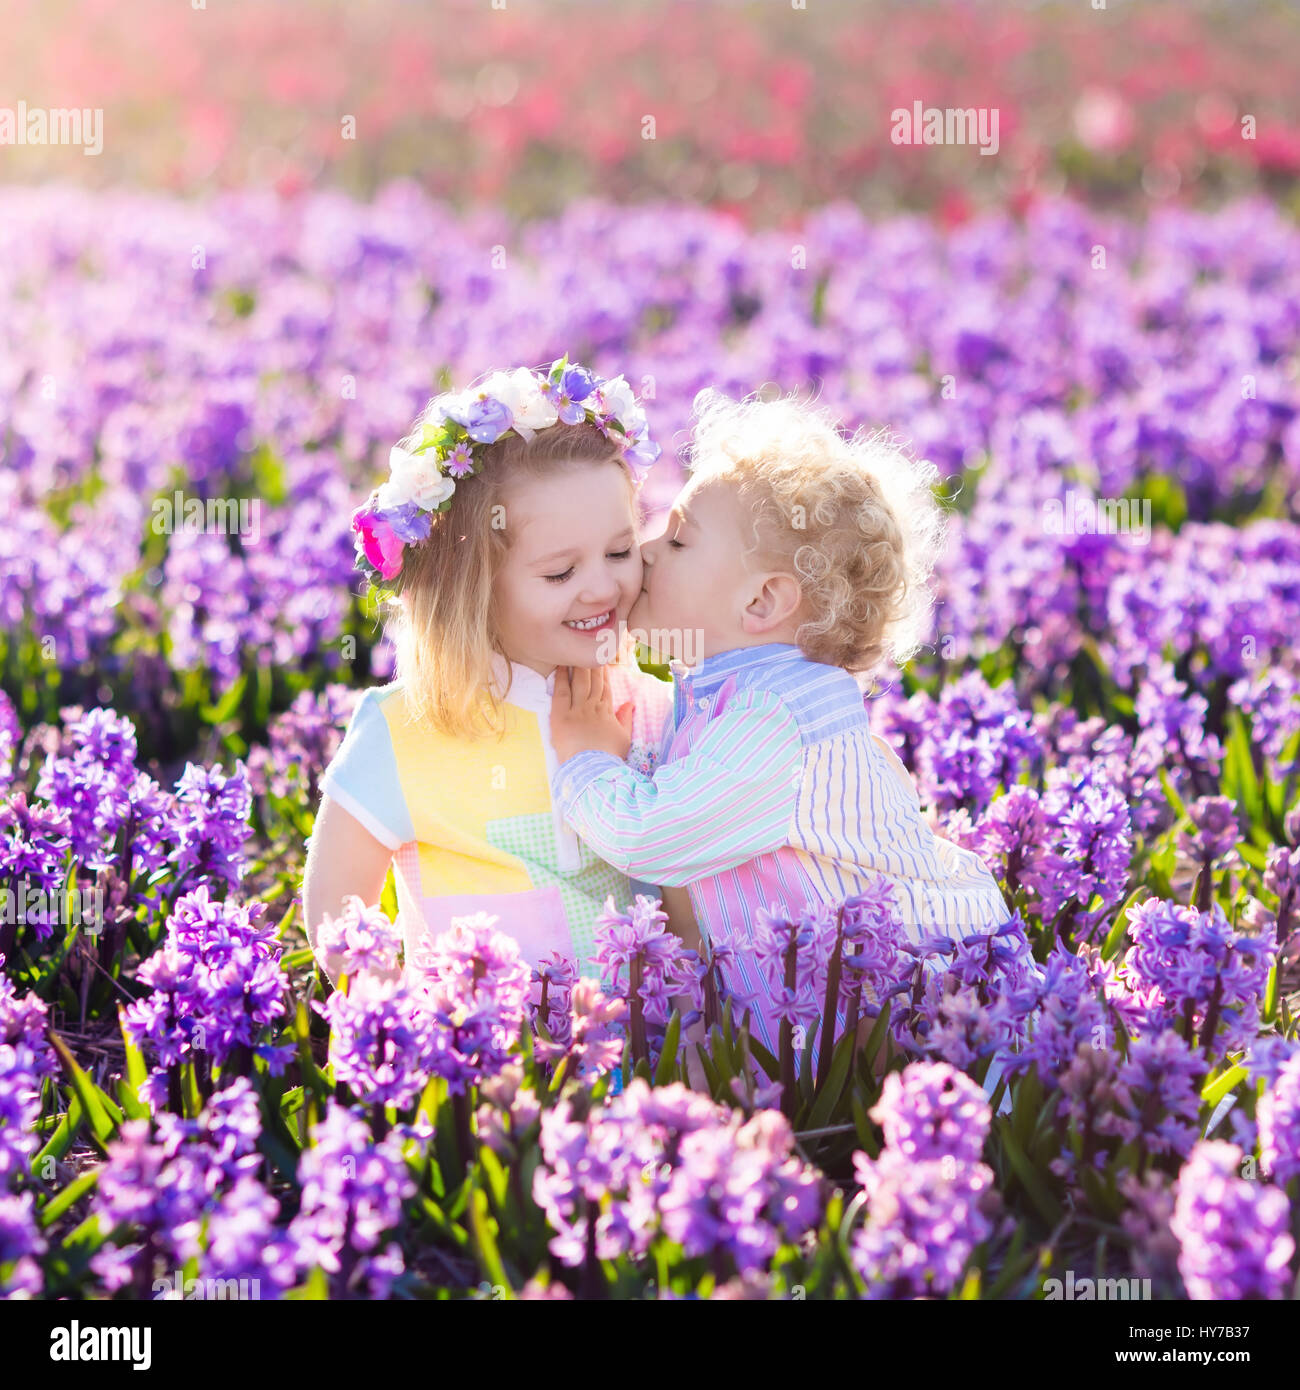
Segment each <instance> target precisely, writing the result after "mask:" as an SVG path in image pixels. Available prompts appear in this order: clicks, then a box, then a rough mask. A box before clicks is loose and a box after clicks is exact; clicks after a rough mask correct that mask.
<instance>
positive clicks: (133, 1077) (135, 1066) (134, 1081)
mask: <svg viewBox="0 0 1300 1390" xmlns="http://www.w3.org/2000/svg"><path fill="white" fill-rule="evenodd" d="M117 1021H118V1026H119V1027H120V1028H121V1030H122V1044H123V1046H124V1047H125V1049H126V1080H127V1081H129V1082H130V1083H131V1087H132V1089H133V1090H134V1091H135V1093H136V1095H139V1094H140V1088H141V1087H142V1086H143V1085H144V1083H145V1082H146V1081H147V1080H148V1078H149V1070H148V1068H147V1067H146V1066H145V1064H144V1056H143V1054H142V1053H141V1051H140V1049H139V1048H138V1047H137V1046H136V1045H135V1044H134V1043H133V1042H132V1041H131V1035H130V1033H128V1032H127V1029H126V1014H125V1011H124V1010H123V1008H122V1006H121V1004H119V1005H118V1006H117Z"/></svg>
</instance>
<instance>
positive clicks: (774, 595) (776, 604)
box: [740, 573, 803, 632]
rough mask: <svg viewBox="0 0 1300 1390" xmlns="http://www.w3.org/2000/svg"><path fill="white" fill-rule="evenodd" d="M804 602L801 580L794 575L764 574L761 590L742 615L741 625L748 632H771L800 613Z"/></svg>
mask: <svg viewBox="0 0 1300 1390" xmlns="http://www.w3.org/2000/svg"><path fill="white" fill-rule="evenodd" d="M802 599H803V594H802V591H801V590H800V588H799V581H798V580H797V579H796V578H795V577H794V575H792V574H780V573H777V574H768V575H765V576H764V577H763V584H762V587H761V588H760V589H759V591H758V593H757V594H756V595H755V597H754V598H752V599H751V600H750V601H749V603H748V604H747V605H746V607H745V611H744V613H743V614H742V615H741V620H740V622H741V626H742V627H743V628H744V630H745V631H746V632H770V631H771V630H772V629H773V628H778V627H780V626H781V625H782V624H783V623H784V622H785V621H786V619H787V618H791V617H793V616H794V615H795V613H797V612H798V610H799V604H800V603H801V601H802Z"/></svg>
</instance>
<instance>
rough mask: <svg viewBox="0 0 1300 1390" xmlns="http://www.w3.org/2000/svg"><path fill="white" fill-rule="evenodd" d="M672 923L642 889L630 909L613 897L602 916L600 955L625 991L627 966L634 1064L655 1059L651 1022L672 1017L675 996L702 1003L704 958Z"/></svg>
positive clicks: (614, 984)
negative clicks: (622, 908)
mask: <svg viewBox="0 0 1300 1390" xmlns="http://www.w3.org/2000/svg"><path fill="white" fill-rule="evenodd" d="M667 922H668V914H667V913H666V912H664V911H663V909H662V906H661V904H660V902H659V900H658V899H657V898H651V897H648V896H647V895H646V894H644V893H639V894H637V896H636V900H635V902H634V903H633V904H632V906H631V907H630V908H629V909H628V911H626V912H620V911H618V910H617V908H615V906H614V899H613V898H612V897H610V898H607V899H606V900H605V909H604V911H603V912H602V913H601V914H600V916H599V917H597V919H596V923H597V926H596V942H597V945H596V953H595V960H596V962H597V963H598V964H599V965H600V967H601V972H602V979H603V980H604V981H605V982H607V983H608V985H609V987H610V988H611V989H613V990H615V991H617V992H619V993H623V991H622V989H621V976H622V973H623V971H624V970H626V971H627V980H628V983H627V989H626V993H625V994H624V998H625V999H626V1001H627V1006H628V1041H629V1048H630V1054H631V1055H630V1061H631V1064H632V1066H633V1067H634V1068H635V1067H637V1066H640V1065H641V1064H642V1063H644V1064H645V1065H646V1066H649V1065H650V1064H651V1055H650V1029H649V1025H651V1024H654V1025H657V1026H662V1025H664V1024H666V1023H667V1022H668V1021H669V1012H670V1010H669V1002H668V1001H669V1000H671V999H672V998H673V996H674V995H677V994H687V995H689V996H690V999H691V1001H692V1003H693V1004H695V1005H696V1006H697V1007H698V1002H699V999H698V995H699V980H698V976H697V970H696V967H697V965H698V963H699V957H698V955H697V954H696V952H694V951H691V950H689V949H688V948H687V947H686V946H684V945H683V944H682V942H681V940H680V938H679V937H677V936H676V935H675V934H673V933H672V932H669V931H666V930H665V928H666V926H667ZM697 1016H698V1015H696V1014H695V1013H694V1012H693V1011H692V1012H691V1013H690V1014H689V1015H688V1016H684V1017H683V1020H682V1022H683V1023H684V1024H685V1023H688V1022H691V1021H693V1020H694V1018H695V1017H697Z"/></svg>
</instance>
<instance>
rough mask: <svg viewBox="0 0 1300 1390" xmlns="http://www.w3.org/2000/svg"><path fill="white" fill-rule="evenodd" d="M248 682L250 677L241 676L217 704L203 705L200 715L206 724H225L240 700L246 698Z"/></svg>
mask: <svg viewBox="0 0 1300 1390" xmlns="http://www.w3.org/2000/svg"><path fill="white" fill-rule="evenodd" d="M247 684H248V677H247V676H240V677H239V678H238V679H237V680H236V681H235V683H234V684H233V685H232V686H231V687H230V689H229V690H227V691H226V693H225V694H224V695H223V696H222V697H221V699H220V700H218V701H217V703H216V704H215V705H203V706H201V707H200V709H199V716H200V717H201V718H202V720H203V722H204V723H205V724H224V723H225V722H226V720H227V719H229V718H230V717H231V715H233V714H234V713H235V711H236V710H237V709H238V708H239V702H240V701H241V700H242V699H243V698H244V687H245V686H246V685H247Z"/></svg>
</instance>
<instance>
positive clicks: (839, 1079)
mask: <svg viewBox="0 0 1300 1390" xmlns="http://www.w3.org/2000/svg"><path fill="white" fill-rule="evenodd" d="M852 1059H853V1034H852V1033H845V1035H844V1036H843V1037H842V1038H841V1039H840V1040H839V1042H837V1043H836V1044H835V1052H834V1055H833V1056H832V1057H831V1069H830V1072H829V1073H828V1074H827V1077H826V1085H825V1086H824V1087H822V1092H821V1094H820V1095H819V1096H818V1097H817V1101H816V1104H815V1105H814V1106H813V1108H812V1113H811V1114H810V1115H809V1116H808V1126H807V1127H808V1128H809V1129H821V1128H822V1127H823V1126H825V1125H826V1124H827V1123H829V1121H830V1117H831V1115H832V1114H833V1113H834V1111H835V1106H836V1104H837V1103H838V1101H839V1099H840V1096H841V1094H842V1093H843V1091H844V1082H845V1079H846V1078H847V1077H848V1074H849V1065H850V1063H851V1062H852Z"/></svg>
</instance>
